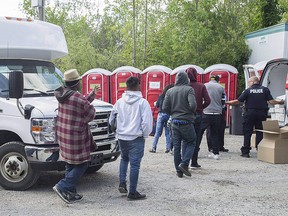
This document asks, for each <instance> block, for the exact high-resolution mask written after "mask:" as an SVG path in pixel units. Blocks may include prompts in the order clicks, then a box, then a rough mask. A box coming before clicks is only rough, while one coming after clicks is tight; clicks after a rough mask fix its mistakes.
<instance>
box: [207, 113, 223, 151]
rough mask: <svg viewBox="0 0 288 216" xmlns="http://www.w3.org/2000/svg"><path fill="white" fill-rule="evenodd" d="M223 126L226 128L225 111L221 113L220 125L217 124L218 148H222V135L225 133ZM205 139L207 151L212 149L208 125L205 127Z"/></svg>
mask: <svg viewBox="0 0 288 216" xmlns="http://www.w3.org/2000/svg"><path fill="white" fill-rule="evenodd" d="M225 128H226V119H225V113H224V114H222V115H221V120H220V126H219V132H218V133H219V135H218V138H219V141H218V146H219V150H223V149H224V135H225ZM206 140H207V145H208V151H211V150H212V141H211V130H210V127H208V128H207V129H206Z"/></svg>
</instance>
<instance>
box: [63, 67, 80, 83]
mask: <svg viewBox="0 0 288 216" xmlns="http://www.w3.org/2000/svg"><path fill="white" fill-rule="evenodd" d="M80 79H81V77H80V76H79V73H78V71H77V70H76V69H70V70H68V71H65V72H64V81H65V82H72V81H76V80H80Z"/></svg>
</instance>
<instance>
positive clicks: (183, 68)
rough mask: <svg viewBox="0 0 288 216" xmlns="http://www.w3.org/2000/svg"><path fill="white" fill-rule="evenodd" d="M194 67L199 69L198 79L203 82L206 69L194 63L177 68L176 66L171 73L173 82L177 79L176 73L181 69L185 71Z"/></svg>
mask: <svg viewBox="0 0 288 216" xmlns="http://www.w3.org/2000/svg"><path fill="white" fill-rule="evenodd" d="M190 67H193V68H195V69H196V71H197V81H198V82H201V83H202V82H203V72H204V69H203V68H201V67H199V66H197V65H193V64H187V65H181V66H179V67H177V68H175V69H174V70H173V71H172V73H171V83H172V84H174V83H175V81H176V75H177V73H179V72H180V71H185V70H186V69H187V68H190Z"/></svg>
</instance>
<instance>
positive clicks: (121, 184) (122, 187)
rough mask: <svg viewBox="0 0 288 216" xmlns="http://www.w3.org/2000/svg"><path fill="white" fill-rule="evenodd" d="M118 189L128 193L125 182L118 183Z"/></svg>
mask: <svg viewBox="0 0 288 216" xmlns="http://www.w3.org/2000/svg"><path fill="white" fill-rule="evenodd" d="M118 190H119V192H120V193H125V194H126V193H128V190H127V187H126V183H120V184H119V188H118Z"/></svg>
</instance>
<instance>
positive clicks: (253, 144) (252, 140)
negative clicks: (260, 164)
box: [251, 133, 256, 148]
mask: <svg viewBox="0 0 288 216" xmlns="http://www.w3.org/2000/svg"><path fill="white" fill-rule="evenodd" d="M251 147H253V148H256V134H255V133H253V134H252V136H251Z"/></svg>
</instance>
